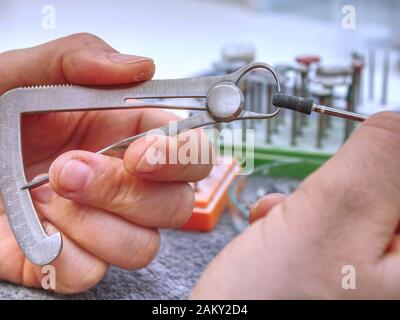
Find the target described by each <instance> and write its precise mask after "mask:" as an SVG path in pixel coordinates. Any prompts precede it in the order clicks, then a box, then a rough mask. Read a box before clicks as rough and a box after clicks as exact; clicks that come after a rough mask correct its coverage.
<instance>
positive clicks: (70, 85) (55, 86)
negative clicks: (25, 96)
mask: <svg viewBox="0 0 400 320" xmlns="http://www.w3.org/2000/svg"><path fill="white" fill-rule="evenodd" d="M62 87H73V85H72V84H45V85H38V86H27V87H21V88H20V89H48V88H62Z"/></svg>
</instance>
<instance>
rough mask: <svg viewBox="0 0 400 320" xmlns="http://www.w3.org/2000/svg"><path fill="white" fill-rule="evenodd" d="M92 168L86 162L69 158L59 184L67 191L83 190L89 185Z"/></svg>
mask: <svg viewBox="0 0 400 320" xmlns="http://www.w3.org/2000/svg"><path fill="white" fill-rule="evenodd" d="M91 174H92V168H91V167H90V166H89V165H87V164H86V163H84V162H82V161H80V160H77V159H73V160H69V161H68V162H67V163H66V164H65V165H64V168H62V170H61V173H60V180H59V186H60V188H61V189H63V190H64V191H66V192H77V191H81V190H83V189H84V188H85V186H86V185H87V183H88V181H89V179H90V176H91Z"/></svg>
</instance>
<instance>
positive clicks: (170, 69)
mask: <svg viewBox="0 0 400 320" xmlns="http://www.w3.org/2000/svg"><path fill="white" fill-rule="evenodd" d="M348 6H351V7H352V8H354V12H349V11H348ZM49 8H50V9H49ZM346 8H347V9H346ZM53 11H54V12H53ZM53 13H54V19H52V18H51V17H50V20H49V17H48V16H49V14H51V15H53ZM353 13H354V14H353ZM352 14H353V16H351V15H352ZM348 18H351V19H352V20H348ZM76 32H90V33H94V34H96V35H98V36H100V37H102V38H103V39H104V40H105V41H107V42H108V43H110V44H111V45H112V46H113V47H115V48H116V49H117V50H119V51H121V52H124V53H132V54H137V55H145V56H149V57H153V58H154V59H155V61H156V65H157V71H156V75H155V77H156V78H178V77H184V76H190V75H198V74H203V73H207V72H209V71H210V70H211V71H213V69H215V63H216V62H219V61H221V51H222V50H223V48H231V49H230V50H235V48H237V46H239V47H243V46H245V47H246V46H247V47H246V48H247V49H249V48H250V49H251V51H252V54H253V55H254V59H256V60H260V61H264V62H268V63H270V64H273V65H275V64H279V63H290V62H293V61H294V60H295V57H296V56H298V55H305V54H307V55H309V54H311V55H318V56H320V58H321V62H322V63H324V64H335V65H340V64H349V63H350V59H351V58H350V56H351V54H352V53H354V52H357V53H359V54H361V55H363V57H364V58H365V59H364V60H365V62H366V63H365V66H366V68H367V67H368V54H369V53H370V52H371V50H372V51H373V53H372V54H373V58H374V62H375V63H374V65H373V67H374V70H373V71H374V79H373V84H374V91H375V92H374V94H375V97H376V98H377V99H378V100H385V101H383V103H381V105H383V106H382V108H393V107H395V106H397V105H399V104H400V90H397V88H398V81H399V78H400V76H399V47H400V1H397V0H383V1H382V0H380V1H379V0H362V1H361V0H358V1H357V0H353V1H351V0H346V1H344V0H303V1H296V0H170V1H163V0H147V1H125V0H124V1H122V0H114V1H107V0H96V1H95V0H87V1H78V0H69V1H60V0H53V1H49V0H30V1H24V0H13V1H6V0H0V38H1V41H0V51H6V50H10V49H14V48H23V47H29V46H33V45H37V44H40V43H43V42H46V41H50V40H52V39H56V38H59V37H62V36H65V35H69V34H72V33H76ZM232 46H233V48H234V49H232ZM235 46H236V47H235ZM385 57H386V58H387V60H389V61H385V59H384V58H385ZM388 62H389V67H388V66H386V68H387V69H388V70H389V71H388V77H389V78H390V81H387V86H386V87H387V89H386V90H387V98H386V99H382V97H381V95H382V92H381V91H382V87H383V84H382V82H384V79H383V78H384V77H385V74H384V71H385V70H384V69H385V67H384V65H385V63H386V64H388ZM364 73H367V72H364ZM365 81H369V80H368V79H367V76H365V77H363V79H362V82H363V83H364V82H365ZM365 86H368V85H367V84H365ZM363 93H364V94H365V95H367V90H363ZM378 97H379V98H378ZM389 102H390V103H389Z"/></svg>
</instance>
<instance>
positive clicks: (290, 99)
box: [272, 93, 369, 122]
mask: <svg viewBox="0 0 400 320" xmlns="http://www.w3.org/2000/svg"><path fill="white" fill-rule="evenodd" d="M272 104H273V105H274V106H275V107H278V108H284V109H290V110H293V111H297V112H301V113H305V114H311V112H313V111H314V112H318V113H321V114H327V115H330V116H335V117H338V118H342V119H347V120H353V121H360V122H361V121H364V120H367V119H368V118H369V116H366V115H363V114H359V113H355V112H350V111H345V110H341V109H336V108H331V107H327V106H323V105H319V104H316V103H315V101H314V99H308V98H303V97H296V96H291V95H286V94H283V93H275V94H274V96H273V98H272Z"/></svg>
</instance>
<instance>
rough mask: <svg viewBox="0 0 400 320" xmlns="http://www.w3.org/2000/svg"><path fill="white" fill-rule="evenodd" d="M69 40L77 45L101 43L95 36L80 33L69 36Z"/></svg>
mask: <svg viewBox="0 0 400 320" xmlns="http://www.w3.org/2000/svg"><path fill="white" fill-rule="evenodd" d="M69 38H70V39H71V40H72V41H74V42H75V41H77V42H79V43H82V44H86V45H87V44H91V43H93V42H97V41H99V40H100V41H102V40H101V39H100V38H99V37H98V36H95V35H94V34H91V33H89V32H80V33H75V34H73V35H71V36H69Z"/></svg>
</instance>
